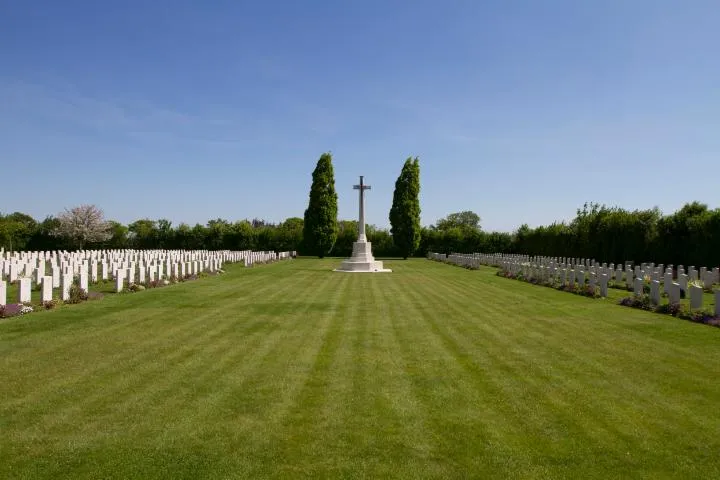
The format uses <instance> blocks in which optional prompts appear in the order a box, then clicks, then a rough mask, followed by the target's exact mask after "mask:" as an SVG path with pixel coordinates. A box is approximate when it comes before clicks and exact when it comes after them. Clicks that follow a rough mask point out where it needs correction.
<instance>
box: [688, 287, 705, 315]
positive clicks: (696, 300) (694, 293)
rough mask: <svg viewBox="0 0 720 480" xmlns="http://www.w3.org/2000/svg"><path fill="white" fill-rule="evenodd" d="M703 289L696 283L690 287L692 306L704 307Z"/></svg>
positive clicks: (693, 307)
mask: <svg viewBox="0 0 720 480" xmlns="http://www.w3.org/2000/svg"><path fill="white" fill-rule="evenodd" d="M702 301H703V289H702V288H701V287H698V286H696V285H692V286H691V287H690V308H692V309H697V308H702Z"/></svg>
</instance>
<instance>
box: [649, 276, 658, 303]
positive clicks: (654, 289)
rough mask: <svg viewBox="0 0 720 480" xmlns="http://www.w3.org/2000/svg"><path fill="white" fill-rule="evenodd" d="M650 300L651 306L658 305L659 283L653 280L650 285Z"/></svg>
mask: <svg viewBox="0 0 720 480" xmlns="http://www.w3.org/2000/svg"><path fill="white" fill-rule="evenodd" d="M650 299H651V300H652V303H653V305H660V282H659V281H658V280H653V282H652V283H651V284H650Z"/></svg>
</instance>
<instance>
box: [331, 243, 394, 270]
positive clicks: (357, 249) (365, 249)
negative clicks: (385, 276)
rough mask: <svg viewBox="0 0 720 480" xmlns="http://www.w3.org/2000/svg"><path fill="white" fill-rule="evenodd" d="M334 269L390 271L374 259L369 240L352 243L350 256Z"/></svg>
mask: <svg viewBox="0 0 720 480" xmlns="http://www.w3.org/2000/svg"><path fill="white" fill-rule="evenodd" d="M334 271H336V272H350V273H386V272H392V270H390V269H389V268H383V262H381V261H378V260H375V257H373V255H372V245H371V244H370V242H355V243H353V253H352V257H350V258H348V259H347V260H345V261H343V262H342V264H341V265H340V268H336V269H335V270H334Z"/></svg>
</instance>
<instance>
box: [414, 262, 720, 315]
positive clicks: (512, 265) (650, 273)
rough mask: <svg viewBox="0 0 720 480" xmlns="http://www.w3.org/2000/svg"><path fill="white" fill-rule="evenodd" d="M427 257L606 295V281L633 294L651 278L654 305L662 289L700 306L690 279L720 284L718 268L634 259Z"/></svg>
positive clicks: (718, 295) (719, 309) (718, 307)
mask: <svg viewBox="0 0 720 480" xmlns="http://www.w3.org/2000/svg"><path fill="white" fill-rule="evenodd" d="M428 257H429V258H431V259H433V260H439V261H443V262H447V263H452V264H455V265H460V266H464V267H470V268H478V267H479V266H480V265H489V266H493V267H497V268H500V269H501V270H502V271H505V272H510V273H511V274H514V275H517V274H519V273H522V275H523V277H524V278H527V279H531V278H535V279H538V280H544V281H549V280H555V281H558V282H560V283H562V284H569V285H570V286H573V285H575V284H578V285H585V284H586V283H587V285H588V286H590V287H598V286H599V289H600V296H601V297H607V289H608V283H609V282H615V283H623V282H625V284H626V285H627V286H628V288H632V289H633V292H634V293H635V294H636V295H641V294H642V293H643V286H644V283H645V280H646V279H648V280H649V281H650V301H651V302H652V303H653V304H654V305H659V304H660V298H661V288H662V291H664V292H665V293H666V294H667V295H668V300H669V302H670V303H671V304H677V303H679V302H680V297H681V295H680V292H681V291H684V292H686V293H687V294H689V297H690V308H691V309H701V308H702V304H703V288H702V287H700V286H698V285H694V284H692V283H690V282H692V281H695V280H702V282H703V284H704V286H705V288H706V289H708V290H710V289H712V287H713V285H715V284H717V283H720V268H713V269H712V270H709V269H707V268H705V267H702V268H700V270H697V269H696V268H695V267H694V266H690V267H688V270H687V273H686V271H685V267H683V266H682V265H678V266H677V268H673V265H667V266H665V265H663V264H660V265H657V266H656V265H655V264H653V263H643V264H640V265H635V266H633V262H626V263H625V265H617V266H616V265H615V264H612V263H611V264H609V265H608V264H606V263H603V264H600V263H598V262H596V261H594V260H588V259H576V258H565V257H563V258H557V257H541V256H536V257H531V256H528V255H508V254H499V253H495V254H482V253H473V254H461V253H453V254H450V255H445V254H441V253H430V254H428ZM714 293H715V314H716V315H720V290H716V291H715V292H714Z"/></svg>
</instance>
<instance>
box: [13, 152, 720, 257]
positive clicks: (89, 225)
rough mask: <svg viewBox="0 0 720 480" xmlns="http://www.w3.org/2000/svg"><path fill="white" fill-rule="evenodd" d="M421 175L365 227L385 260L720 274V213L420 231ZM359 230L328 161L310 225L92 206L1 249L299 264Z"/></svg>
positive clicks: (31, 223) (599, 212) (595, 212)
mask: <svg viewBox="0 0 720 480" xmlns="http://www.w3.org/2000/svg"><path fill="white" fill-rule="evenodd" d="M419 193H420V165H419V160H418V158H417V157H415V158H412V157H410V158H408V159H407V160H406V161H405V163H404V164H403V167H402V170H401V172H400V175H399V176H398V178H397V181H396V182H395V191H394V193H393V203H392V206H391V208H390V211H389V213H388V218H389V220H390V229H384V228H378V227H376V226H374V225H367V226H366V234H367V237H368V241H370V242H372V243H373V253H374V254H375V255H376V256H378V257H402V258H407V257H409V256H425V255H427V253H428V252H439V253H451V252H465V253H470V252H484V253H521V254H528V255H545V256H557V257H576V258H592V259H595V260H597V261H601V262H608V263H611V262H612V263H622V262H625V261H627V260H631V261H634V262H646V261H647V262H655V263H665V264H671V263H672V264H675V265H678V264H683V265H695V266H697V267H700V266H708V267H710V266H715V265H718V264H720V247H719V246H720V209H714V210H712V209H709V208H708V206H707V205H705V204H702V203H699V202H692V203H688V204H686V205H685V206H683V207H682V208H681V209H680V210H678V211H677V212H675V213H672V214H669V215H663V214H662V213H661V212H660V210H659V209H657V208H653V209H648V210H633V211H630V210H626V209H623V208H619V207H608V206H606V205H599V204H597V203H590V204H588V203H586V204H585V205H583V207H582V208H579V209H578V210H577V212H576V216H575V218H574V219H572V220H571V221H569V222H555V223H553V224H551V225H547V226H540V227H537V228H531V227H529V226H528V225H522V226H520V227H519V228H518V229H517V230H515V231H514V232H511V233H510V232H487V231H483V230H482V228H481V225H480V217H479V215H477V214H476V213H475V212H472V211H469V210H467V211H462V212H456V213H451V214H449V215H447V216H446V217H444V218H441V219H440V220H438V221H437V222H436V223H435V224H433V225H429V226H424V227H423V226H421V225H420V201H419ZM357 231H358V225H357V221H356V220H338V219H337V192H336V190H335V179H334V172H333V166H332V156H331V155H330V154H329V153H325V154H323V155H321V157H320V159H319V160H318V162H317V164H316V166H315V170H314V171H313V174H312V185H311V188H310V194H309V198H308V206H307V209H306V210H305V212H304V216H303V218H300V217H291V218H288V219H286V220H284V221H282V222H280V223H271V222H267V221H265V220H260V219H253V220H248V219H246V220H240V221H235V222H230V221H228V220H224V219H220V218H218V219H213V220H209V221H208V222H207V223H206V224H199V223H198V224H195V225H193V226H191V225H188V224H185V223H181V224H179V225H177V226H173V225H172V223H171V222H170V221H169V220H167V219H158V220H152V219H147V218H145V219H139V220H136V221H134V222H132V223H130V224H128V225H124V224H122V223H120V222H117V221H113V220H109V221H106V220H104V219H103V216H102V212H101V211H100V210H99V209H97V208H96V207H94V206H92V205H84V206H80V207H75V208H73V209H71V210H66V211H65V212H63V213H61V214H59V215H57V216H48V217H46V218H45V219H44V220H42V221H37V220H35V219H34V218H32V217H31V216H30V215H27V214H24V213H21V212H15V213H11V214H6V215H3V214H0V247H4V248H5V249H6V250H15V251H20V250H74V249H78V248H83V247H87V248H99V249H105V248H109V249H122V248H135V249H201V250H225V249H227V250H275V251H292V250H294V251H297V252H299V253H300V254H301V255H313V256H319V257H323V256H338V257H347V256H349V255H350V254H351V253H352V244H353V242H355V241H356V240H357Z"/></svg>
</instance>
